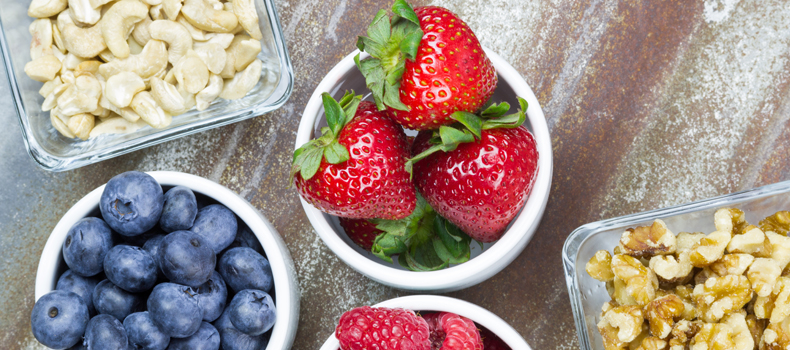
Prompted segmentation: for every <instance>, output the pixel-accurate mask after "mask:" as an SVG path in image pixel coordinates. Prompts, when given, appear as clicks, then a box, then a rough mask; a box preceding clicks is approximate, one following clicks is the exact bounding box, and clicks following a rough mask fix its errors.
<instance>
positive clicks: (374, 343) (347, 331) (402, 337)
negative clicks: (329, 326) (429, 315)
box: [335, 306, 431, 350]
mask: <svg viewBox="0 0 790 350" xmlns="http://www.w3.org/2000/svg"><path fill="white" fill-rule="evenodd" d="M428 336H429V331H428V324H427V323H426V322H425V320H424V319H422V317H419V316H417V315H416V314H414V311H411V310H406V309H388V308H373V307H370V306H363V307H358V308H356V309H353V310H351V311H347V312H346V313H344V314H343V316H340V321H339V322H338V324H337V328H335V337H337V339H338V340H339V341H340V349H341V350H373V349H378V350H430V349H431V345H430V343H429V341H428Z"/></svg>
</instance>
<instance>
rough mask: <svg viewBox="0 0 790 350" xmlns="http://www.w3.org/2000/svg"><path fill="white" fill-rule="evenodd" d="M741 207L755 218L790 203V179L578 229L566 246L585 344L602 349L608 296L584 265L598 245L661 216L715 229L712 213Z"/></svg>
mask: <svg viewBox="0 0 790 350" xmlns="http://www.w3.org/2000/svg"><path fill="white" fill-rule="evenodd" d="M731 207H734V208H739V209H741V210H743V211H744V212H745V213H746V219H747V221H749V222H752V223H756V222H758V221H760V220H761V219H762V218H764V217H766V216H769V215H771V214H773V213H775V212H777V211H779V210H788V208H790V181H784V182H779V183H776V184H773V185H768V186H763V187H759V188H755V189H752V190H748V191H742V192H736V193H732V194H728V195H724V196H719V197H714V198H710V199H705V200H701V201H698V202H693V203H688V204H683V205H678V206H674V207H669V208H664V209H658V210H652V211H646V212H642V213H636V214H632V215H626V216H621V217H617V218H613V219H608V220H603V221H598V222H593V223H590V224H586V225H584V226H581V227H579V228H577V229H576V230H574V231H573V232H572V233H571V234H570V236H568V239H567V240H565V245H564V246H563V248H562V262H563V265H564V267H565V281H566V283H567V284H568V294H569V296H570V299H571V308H572V309H573V317H574V319H575V322H576V332H577V333H578V335H579V344H580V345H581V349H582V350H593V349H595V350H603V349H604V347H603V341H602V340H601V335H600V334H599V333H598V328H597V327H596V324H597V323H598V321H599V314H600V313H601V306H602V305H603V303H604V302H607V301H609V300H610V298H609V294H607V293H606V287H605V285H604V283H603V282H600V281H598V280H596V279H593V278H592V277H590V276H589V275H587V272H585V270H584V267H585V265H586V264H587V261H589V260H590V258H591V257H592V256H593V255H594V254H595V252H596V251H598V250H602V249H603V250H608V251H610V252H611V251H612V249H613V248H614V247H615V246H616V245H617V242H618V241H619V240H620V234H621V233H622V232H623V231H624V230H625V229H626V228H629V227H635V226H644V225H647V224H650V223H652V222H653V220H654V219H661V220H664V222H666V224H667V226H668V227H669V228H670V229H672V230H673V232H679V231H687V232H706V233H708V232H713V231H715V230H716V229H715V227H714V225H713V213H714V212H715V211H716V210H717V209H719V208H731Z"/></svg>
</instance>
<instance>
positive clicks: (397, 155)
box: [291, 94, 416, 220]
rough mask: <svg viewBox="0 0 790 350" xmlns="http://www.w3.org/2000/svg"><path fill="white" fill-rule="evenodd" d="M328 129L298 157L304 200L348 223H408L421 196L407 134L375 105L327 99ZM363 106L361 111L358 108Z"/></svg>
mask: <svg viewBox="0 0 790 350" xmlns="http://www.w3.org/2000/svg"><path fill="white" fill-rule="evenodd" d="M323 98H324V109H325V110H326V111H327V112H326V117H327V122H328V124H329V126H328V127H324V128H322V133H323V135H322V136H321V137H319V138H318V139H315V140H312V141H310V142H308V143H307V144H305V145H304V146H302V147H301V148H300V149H298V150H296V152H294V165H293V168H292V170H291V174H292V176H294V181H295V183H296V188H297V190H298V191H299V194H301V195H302V198H304V199H305V200H306V201H307V202H308V203H310V204H312V205H314V206H315V207H316V208H318V209H319V210H321V211H323V212H326V213H329V214H332V215H337V216H342V217H348V218H358V219H360V218H383V219H389V220H396V219H402V218H405V217H407V216H409V214H411V212H412V211H413V210H414V206H415V205H416V193H415V191H414V186H413V185H412V183H411V181H410V179H409V173H408V172H406V171H405V170H404V163H405V162H406V160H407V157H408V155H409V151H408V144H407V142H406V134H404V132H403V129H402V128H401V127H400V125H398V124H397V123H395V122H394V121H392V119H390V118H389V117H388V116H387V113H386V112H380V111H378V110H376V106H375V105H374V104H373V103H371V102H359V100H360V98H361V96H356V97H355V96H353V94H346V96H344V97H343V99H341V102H340V103H338V102H337V101H335V100H334V99H332V97H331V96H329V94H324V95H323ZM357 104H358V108H357Z"/></svg>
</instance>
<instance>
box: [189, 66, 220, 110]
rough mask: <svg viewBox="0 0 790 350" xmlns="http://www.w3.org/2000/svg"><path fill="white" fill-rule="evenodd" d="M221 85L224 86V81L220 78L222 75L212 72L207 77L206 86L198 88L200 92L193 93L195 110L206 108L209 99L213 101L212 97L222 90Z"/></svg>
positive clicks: (214, 97) (209, 102)
mask: <svg viewBox="0 0 790 350" xmlns="http://www.w3.org/2000/svg"><path fill="white" fill-rule="evenodd" d="M223 86H225V81H224V80H223V79H222V77H221V76H219V75H216V74H212V75H211V77H210V78H209V79H208V86H206V88H205V89H203V90H200V92H198V93H197V95H195V102H196V103H197V110H199V111H202V110H205V109H206V108H208V106H209V105H210V104H211V101H214V99H216V98H217V96H219V93H220V92H222V88H223Z"/></svg>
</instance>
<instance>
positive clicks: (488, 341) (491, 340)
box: [479, 327, 511, 350]
mask: <svg viewBox="0 0 790 350" xmlns="http://www.w3.org/2000/svg"><path fill="white" fill-rule="evenodd" d="M479 329H480V337H481V338H483V350H511V349H510V347H509V346H507V344H505V342H504V341H502V339H499V337H497V336H496V334H494V333H492V332H491V331H489V330H488V329H486V328H485V327H479Z"/></svg>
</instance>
